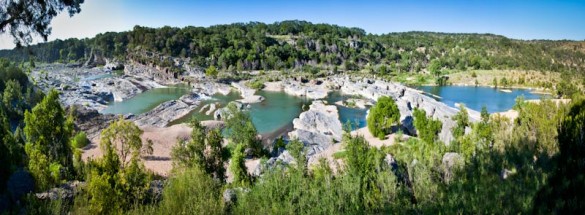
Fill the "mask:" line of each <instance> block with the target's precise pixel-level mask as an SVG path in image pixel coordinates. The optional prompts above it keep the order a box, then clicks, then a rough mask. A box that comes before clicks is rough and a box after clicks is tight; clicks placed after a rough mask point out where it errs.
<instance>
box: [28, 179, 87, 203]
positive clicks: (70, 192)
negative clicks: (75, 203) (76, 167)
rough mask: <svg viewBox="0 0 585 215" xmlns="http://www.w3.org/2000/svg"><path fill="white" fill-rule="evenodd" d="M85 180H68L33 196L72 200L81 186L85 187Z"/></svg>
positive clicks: (41, 198)
mask: <svg viewBox="0 0 585 215" xmlns="http://www.w3.org/2000/svg"><path fill="white" fill-rule="evenodd" d="M85 185H86V184H85V182H79V181H69V182H67V183H65V184H62V185H61V186H59V187H56V188H51V189H50V190H47V191H45V192H42V193H36V194H35V196H36V197H37V199H40V200H52V201H54V200H73V198H75V195H77V194H78V193H79V192H80V190H81V188H82V187H85Z"/></svg>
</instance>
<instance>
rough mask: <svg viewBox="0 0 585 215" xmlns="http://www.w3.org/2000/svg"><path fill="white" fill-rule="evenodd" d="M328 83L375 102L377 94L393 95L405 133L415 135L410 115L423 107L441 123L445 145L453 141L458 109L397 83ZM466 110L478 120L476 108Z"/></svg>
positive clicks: (361, 80)
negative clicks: (455, 117) (452, 131)
mask: <svg viewBox="0 0 585 215" xmlns="http://www.w3.org/2000/svg"><path fill="white" fill-rule="evenodd" d="M331 85H332V86H333V87H335V88H337V89H339V90H341V92H342V93H344V94H349V95H359V96H362V97H363V98H367V99H370V100H371V101H377V100H378V98H379V97H381V96H389V97H391V98H393V99H394V100H395V101H396V105H397V106H398V109H399V110H400V121H401V123H400V124H401V126H402V127H403V130H404V131H406V132H407V133H408V134H416V128H415V127H414V124H413V117H412V113H413V111H414V109H415V108H419V109H423V110H425V111H426V113H427V115H428V116H429V117H432V118H434V119H439V120H440V121H441V122H442V123H443V127H442V129H441V132H440V133H439V139H440V140H441V141H443V142H445V143H446V144H449V143H450V142H451V140H453V134H452V133H451V130H452V128H453V127H454V126H455V121H454V120H453V119H452V117H453V116H454V115H455V114H457V113H458V112H459V110H458V109H455V108H452V107H449V106H447V105H446V104H444V103H442V102H439V101H437V100H435V99H433V98H431V97H429V96H426V95H423V94H422V92H421V91H418V90H415V89H412V88H409V87H406V86H404V85H401V84H398V83H390V82H385V81H380V80H370V79H365V78H359V79H351V78H350V77H347V76H341V77H333V78H331ZM467 111H468V112H469V119H470V121H472V122H474V121H478V120H479V119H480V114H479V113H478V112H477V111H474V110H471V109H468V110H467Z"/></svg>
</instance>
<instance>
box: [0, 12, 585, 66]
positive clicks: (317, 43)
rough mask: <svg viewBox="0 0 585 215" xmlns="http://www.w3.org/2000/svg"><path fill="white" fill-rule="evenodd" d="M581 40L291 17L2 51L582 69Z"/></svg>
mask: <svg viewBox="0 0 585 215" xmlns="http://www.w3.org/2000/svg"><path fill="white" fill-rule="evenodd" d="M581 46H582V44H581V43H578V42H573V41H549V40H531V41H525V40H514V39H509V38H506V37H503V36H498V35H492V34H451V33H433V32H405V33H389V34H381V35H374V34H367V33H366V32H365V31H364V30H362V29H359V28H348V27H342V26H337V25H329V24H313V23H310V22H306V21H298V20H293V21H282V22H276V23H273V24H265V23H260V22H250V23H234V24H228V25H215V26H210V27H193V26H189V27H184V28H174V27H168V26H165V27H161V28H148V27H142V26H135V27H134V28H133V29H132V30H131V31H127V32H117V33H116V32H108V33H102V34H99V35H97V36H96V37H94V38H90V39H67V40H56V41H53V42H48V43H42V44H38V45H33V46H30V47H28V48H26V49H14V50H2V51H0V57H6V58H9V59H11V60H13V61H16V62H20V61H29V60H31V59H34V60H37V61H43V62H57V61H60V62H83V61H84V60H86V59H88V58H89V57H90V56H91V54H92V53H94V54H99V55H103V56H105V57H108V58H117V59H120V60H130V59H131V60H135V61H138V62H141V63H148V64H154V65H159V66H163V67H173V63H172V61H170V60H168V59H167V58H166V57H181V58H189V59H190V63H191V64H192V65H194V66H199V67H204V68H207V67H210V66H214V67H216V68H218V69H220V70H222V71H230V72H237V71H244V70H294V69H302V68H303V67H307V66H308V67H315V68H318V69H323V70H334V69H335V70H337V69H338V68H339V69H345V70H362V69H366V70H369V71H371V72H372V73H376V74H380V75H387V74H395V73H401V72H421V71H423V70H427V71H429V72H433V73H435V72H436V71H441V70H460V71H465V70H468V69H522V70H536V71H556V72H561V71H562V72H582V71H583V67H584V65H583V64H584V63H583V62H582V61H581V60H580V59H583V58H585V53H583V52H582V51H580V50H582V47H581ZM31 53H33V55H31ZM149 53H155V55H153V54H149ZM431 70H433V71H431ZM180 71H181V70H176V72H180ZM317 71H318V70H317Z"/></svg>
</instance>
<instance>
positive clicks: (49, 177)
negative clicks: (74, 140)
mask: <svg viewBox="0 0 585 215" xmlns="http://www.w3.org/2000/svg"><path fill="white" fill-rule="evenodd" d="M24 122H25V127H24V133H25V135H26V140H27V142H26V144H25V151H26V154H27V156H28V158H29V164H28V168H29V171H30V172H31V174H32V175H33V177H34V178H35V181H36V183H37V185H38V187H39V188H41V189H45V188H48V187H50V186H52V185H54V184H56V183H58V182H59V180H60V179H63V178H67V177H69V176H71V174H72V170H73V169H72V167H73V160H72V150H71V145H70V138H71V135H72V132H73V119H72V118H71V117H69V118H68V119H66V118H65V113H64V111H63V108H61V104H59V93H58V92H57V91H56V90H51V91H50V92H49V94H47V96H46V97H45V98H44V99H43V100H42V101H41V102H40V103H39V104H37V105H36V106H35V107H34V108H33V109H32V111H31V112H28V111H26V113H25V114H24ZM48 166H51V167H53V168H52V170H54V171H53V172H50V171H49V170H48V168H47V167H48ZM61 173H65V175H61Z"/></svg>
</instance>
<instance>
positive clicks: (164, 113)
mask: <svg viewBox="0 0 585 215" xmlns="http://www.w3.org/2000/svg"><path fill="white" fill-rule="evenodd" d="M198 98H200V97H199V96H198V94H189V95H184V96H182V97H181V98H180V99H178V100H171V101H167V102H164V103H162V104H160V105H158V106H157V107H156V108H154V109H152V110H151V111H148V112H146V113H143V114H140V115H138V116H137V117H136V118H135V119H134V123H136V125H138V126H146V125H150V126H155V127H165V126H167V125H169V123H171V122H172V121H175V120H177V119H179V118H181V117H183V116H185V115H187V114H189V113H190V112H191V111H193V110H195V108H197V106H198V105H199V103H200V102H201V100H200V99H198Z"/></svg>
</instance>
